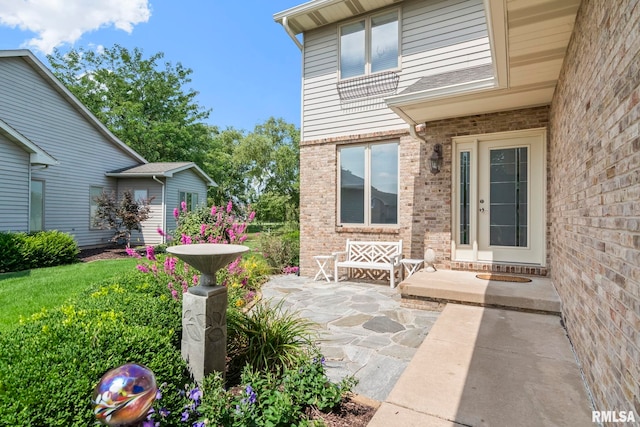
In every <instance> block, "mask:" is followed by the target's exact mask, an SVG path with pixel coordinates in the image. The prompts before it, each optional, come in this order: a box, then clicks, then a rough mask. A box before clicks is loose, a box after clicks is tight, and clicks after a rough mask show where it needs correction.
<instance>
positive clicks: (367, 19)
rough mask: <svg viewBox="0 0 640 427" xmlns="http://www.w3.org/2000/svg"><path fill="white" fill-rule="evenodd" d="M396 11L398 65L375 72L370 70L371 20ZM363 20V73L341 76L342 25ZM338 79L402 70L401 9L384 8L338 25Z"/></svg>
mask: <svg viewBox="0 0 640 427" xmlns="http://www.w3.org/2000/svg"><path fill="white" fill-rule="evenodd" d="M394 11H395V12H396V13H397V16H398V66H397V67H396V68H389V69H387V70H382V71H377V72H375V73H372V72H371V20H372V19H373V18H375V17H377V16H381V15H386V14H388V13H390V12H394ZM362 20H364V50H365V52H364V53H365V58H364V61H365V64H364V74H361V75H358V76H351V77H345V78H344V79H343V78H342V67H341V64H340V58H341V54H342V43H341V34H342V27H344V26H346V25H350V24H353V23H354V22H360V21H362ZM337 37H338V80H351V79H357V78H361V77H366V76H374V75H376V74H381V73H387V72H389V71H394V72H398V71H400V70H402V10H401V9H400V8H392V9H386V10H383V11H380V12H376V13H373V14H370V15H366V16H361V17H359V18H356V19H351V20H349V21H346V22H343V23H342V24H340V25H338V35H337Z"/></svg>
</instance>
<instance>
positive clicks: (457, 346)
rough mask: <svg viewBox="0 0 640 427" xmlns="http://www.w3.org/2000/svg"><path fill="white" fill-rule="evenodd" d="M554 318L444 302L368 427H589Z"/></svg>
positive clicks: (584, 399)
mask: <svg viewBox="0 0 640 427" xmlns="http://www.w3.org/2000/svg"><path fill="white" fill-rule="evenodd" d="M589 402H590V401H589V398H588V396H587V393H586V389H585V386H584V383H583V380H582V377H581V375H580V372H579V369H578V366H577V363H576V360H575V358H574V355H573V352H572V350H571V347H570V343H569V340H568V339H567V337H566V335H565V332H564V329H563V328H562V326H561V325H560V318H559V317H557V316H552V315H543V314H532V313H523V312H516V311H509V310H501V309H493V308H483V307H473V306H464V305H458V304H447V306H446V307H445V309H444V310H443V312H442V313H441V315H440V317H439V319H438V321H437V322H436V324H435V325H434V326H433V328H432V329H431V332H430V333H429V335H428V337H427V338H426V339H425V341H424V342H423V343H422V345H421V346H420V348H419V349H418V351H417V352H416V354H415V356H414V358H413V359H412V360H411V363H410V364H409V366H408V367H407V369H406V370H405V371H404V373H403V374H402V376H401V377H400V379H399V380H398V382H397V383H396V386H395V387H394V389H393V390H392V391H391V393H390V394H389V396H388V397H387V399H386V400H385V401H384V402H383V403H382V405H381V406H380V408H379V409H378V411H377V412H376V414H375V416H374V418H373V419H372V420H371V422H370V423H369V426H370V427H389V426H402V427H412V426H416V427H417V426H420V427H425V426H426V427H436V426H437V427H442V426H519V427H527V426H532V427H533V426H536V427H537V426H593V425H594V424H593V423H592V422H591V406H590V403H589Z"/></svg>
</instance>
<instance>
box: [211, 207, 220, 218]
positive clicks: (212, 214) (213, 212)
mask: <svg viewBox="0 0 640 427" xmlns="http://www.w3.org/2000/svg"><path fill="white" fill-rule="evenodd" d="M217 211H218V210H217V209H216V207H215V206H211V216H216V212H217Z"/></svg>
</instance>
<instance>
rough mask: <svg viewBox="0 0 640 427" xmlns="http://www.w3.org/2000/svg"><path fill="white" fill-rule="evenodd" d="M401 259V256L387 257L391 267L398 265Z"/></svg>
mask: <svg viewBox="0 0 640 427" xmlns="http://www.w3.org/2000/svg"><path fill="white" fill-rule="evenodd" d="M401 259H402V254H395V255H391V256H390V257H389V260H390V261H391V263H392V264H393V265H398V264H399V263H400V260H401Z"/></svg>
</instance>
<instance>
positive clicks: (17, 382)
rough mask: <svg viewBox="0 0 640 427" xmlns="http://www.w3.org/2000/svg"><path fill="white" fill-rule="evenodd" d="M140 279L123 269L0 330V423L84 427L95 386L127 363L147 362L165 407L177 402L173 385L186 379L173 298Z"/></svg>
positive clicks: (169, 421)
mask: <svg viewBox="0 0 640 427" xmlns="http://www.w3.org/2000/svg"><path fill="white" fill-rule="evenodd" d="M146 280H147V277H145V276H144V275H142V274H139V273H131V274H129V275H126V276H125V277H121V278H119V279H110V280H107V281H104V282H102V283H100V284H98V285H96V286H95V287H93V288H92V289H91V290H89V291H88V292H86V293H84V294H83V295H81V296H80V297H79V298H78V299H76V300H74V301H71V302H69V303H68V304H66V305H64V306H62V307H59V308H56V309H53V310H49V311H43V312H40V313H36V314H34V315H33V316H31V317H30V318H29V319H27V320H26V321H24V322H23V323H22V324H21V325H19V326H17V327H16V328H14V329H13V330H11V331H9V332H7V333H5V334H0V408H2V410H1V411H0V425H12V426H13V425H16V426H17V425H20V426H43V425H46V426H83V427H84V426H88V425H92V424H94V422H95V417H94V415H93V411H92V404H91V400H90V399H91V395H92V391H93V389H94V387H95V385H96V384H97V382H98V381H99V379H100V377H101V376H102V375H103V374H104V373H105V372H106V371H108V370H109V369H111V368H114V367H117V366H120V365H123V364H125V363H129V362H133V363H141V364H143V365H145V366H147V367H149V368H150V369H151V370H152V371H153V372H154V373H155V375H156V379H157V381H158V383H159V384H163V383H166V385H165V386H164V387H163V389H164V391H165V392H166V393H165V396H166V398H165V399H166V403H167V404H168V406H174V407H179V405H180V403H178V399H180V395H179V393H178V390H180V389H183V388H184V385H185V384H187V383H189V382H190V377H189V373H188V370H187V365H186V363H185V362H184V361H183V360H182V357H181V355H180V349H179V337H180V334H181V315H180V313H181V306H180V302H178V301H174V300H173V299H172V298H170V297H169V296H167V292H166V290H163V289H161V286H160V285H157V284H154V283H152V282H147V281H146ZM172 399H175V400H176V402H173V403H171V402H170V401H171V400H172ZM163 400H164V399H163ZM179 416H180V414H179V413H177V414H172V416H171V417H170V418H174V419H167V420H166V421H167V425H177V424H178V423H179V419H178V418H179Z"/></svg>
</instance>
